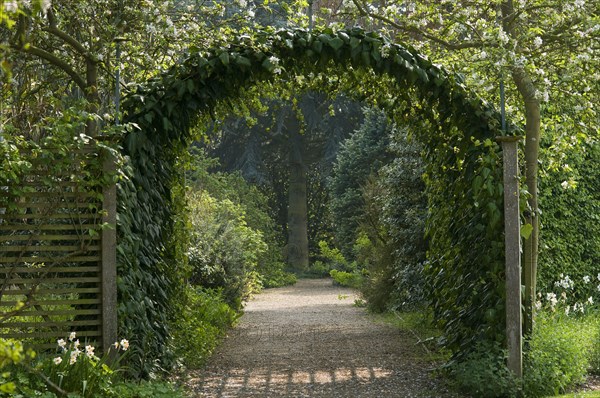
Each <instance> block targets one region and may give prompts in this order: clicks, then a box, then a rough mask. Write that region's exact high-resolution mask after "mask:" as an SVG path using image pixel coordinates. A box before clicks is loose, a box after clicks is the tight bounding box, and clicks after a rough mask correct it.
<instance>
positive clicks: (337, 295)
mask: <svg viewBox="0 0 600 398" xmlns="http://www.w3.org/2000/svg"><path fill="white" fill-rule="evenodd" d="M355 298H356V296H355V294H354V292H353V291H352V290H349V289H345V288H340V287H334V286H332V283H331V280H322V279H321V280H300V281H299V282H298V283H297V284H296V285H294V286H289V287H284V288H278V289H268V290H266V291H265V292H263V293H261V294H259V295H257V296H256V297H255V298H254V299H253V300H251V301H250V302H249V303H248V304H247V306H246V308H245V311H244V312H245V313H244V315H243V317H242V318H241V320H240V322H239V324H238V326H237V327H236V328H235V329H233V330H232V331H231V333H230V334H229V336H228V337H227V338H226V339H225V341H224V342H223V344H222V345H221V347H220V349H219V350H218V351H217V352H216V353H215V355H214V356H213V357H212V358H211V360H210V361H209V363H208V364H207V366H206V367H205V368H204V369H203V370H199V371H195V372H193V373H192V374H191V375H190V376H191V379H190V380H189V382H190V383H191V384H190V386H191V389H192V391H194V393H193V394H194V396H196V397H218V398H226V397H269V398H271V397H341V398H345V397H352V398H354V397H357V398H359V397H360V398H362V397H365V398H369V397H377V398H391V397H450V396H451V394H449V393H448V392H447V391H445V390H444V389H443V388H441V387H440V385H439V384H440V383H439V382H438V381H436V380H435V379H434V378H433V376H432V375H431V372H430V369H431V368H432V367H433V365H432V364H431V363H430V362H428V361H427V360H424V359H423V357H424V351H423V349H422V348H421V347H419V346H415V339H414V338H413V337H412V336H410V335H407V334H403V333H402V332H400V331H398V330H397V329H395V328H393V327H391V326H389V325H386V324H381V323H377V322H374V319H373V317H372V316H371V315H369V314H368V313H367V312H366V311H365V310H364V309H361V308H357V307H355V306H353V303H354V299H355Z"/></svg>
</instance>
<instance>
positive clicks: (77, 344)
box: [73, 340, 81, 348]
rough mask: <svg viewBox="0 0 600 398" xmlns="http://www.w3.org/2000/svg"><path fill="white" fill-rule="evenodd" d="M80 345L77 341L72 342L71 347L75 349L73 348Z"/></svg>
mask: <svg viewBox="0 0 600 398" xmlns="http://www.w3.org/2000/svg"><path fill="white" fill-rule="evenodd" d="M80 345H81V343H80V342H79V340H75V341H74V342H73V347H75V348H79V346H80Z"/></svg>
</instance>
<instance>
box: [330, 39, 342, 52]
mask: <svg viewBox="0 0 600 398" xmlns="http://www.w3.org/2000/svg"><path fill="white" fill-rule="evenodd" d="M329 45H330V46H331V48H333V49H334V50H336V51H337V50H339V49H340V48H342V46H343V45H344V41H343V40H342V39H340V38H339V37H334V38H333V39H331V40H330V41H329Z"/></svg>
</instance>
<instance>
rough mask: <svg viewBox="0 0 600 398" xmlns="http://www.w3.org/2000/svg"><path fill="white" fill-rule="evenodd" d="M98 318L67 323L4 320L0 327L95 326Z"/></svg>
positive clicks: (98, 321)
mask: <svg viewBox="0 0 600 398" xmlns="http://www.w3.org/2000/svg"><path fill="white" fill-rule="evenodd" d="M100 324H101V322H100V319H90V320H86V321H69V322H68V325H66V324H65V323H64V322H61V321H58V322H52V321H40V322H35V321H31V322H5V323H3V324H1V327H5V328H30V327H45V326H54V327H61V326H62V327H65V326H71V327H72V326H97V325H100Z"/></svg>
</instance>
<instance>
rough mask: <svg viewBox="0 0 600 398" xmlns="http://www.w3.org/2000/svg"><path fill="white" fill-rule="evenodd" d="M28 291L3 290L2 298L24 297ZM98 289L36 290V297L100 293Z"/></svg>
mask: <svg viewBox="0 0 600 398" xmlns="http://www.w3.org/2000/svg"><path fill="white" fill-rule="evenodd" d="M28 292H29V290H5V291H3V292H2V295H3V296H25V295H26V294H27V293H28ZM100 292H101V290H100V288H99V287H79V288H61V289H36V290H35V293H36V294H37V295H48V294H68V293H77V294H78V293H100Z"/></svg>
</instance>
